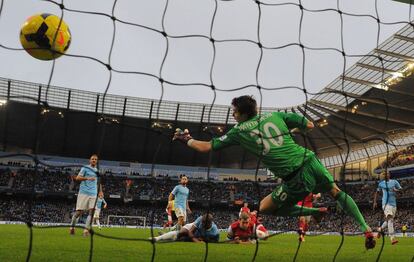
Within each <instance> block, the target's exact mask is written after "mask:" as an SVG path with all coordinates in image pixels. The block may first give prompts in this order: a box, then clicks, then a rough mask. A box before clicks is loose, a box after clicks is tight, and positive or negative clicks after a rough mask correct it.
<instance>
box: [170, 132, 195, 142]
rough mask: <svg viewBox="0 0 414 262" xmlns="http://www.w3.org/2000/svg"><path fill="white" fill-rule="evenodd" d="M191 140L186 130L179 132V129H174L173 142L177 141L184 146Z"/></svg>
mask: <svg viewBox="0 0 414 262" xmlns="http://www.w3.org/2000/svg"><path fill="white" fill-rule="evenodd" d="M192 139H193V138H192V137H191V135H190V132H189V131H188V129H184V131H183V130H181V129H180V128H177V129H175V133H174V137H173V140H178V141H180V142H182V143H184V144H187V145H188V143H189V141H190V140H192Z"/></svg>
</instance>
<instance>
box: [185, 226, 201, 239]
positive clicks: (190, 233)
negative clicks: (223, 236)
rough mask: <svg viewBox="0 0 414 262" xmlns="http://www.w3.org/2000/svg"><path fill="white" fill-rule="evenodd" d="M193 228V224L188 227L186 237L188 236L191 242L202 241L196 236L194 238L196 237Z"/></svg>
mask: <svg viewBox="0 0 414 262" xmlns="http://www.w3.org/2000/svg"><path fill="white" fill-rule="evenodd" d="M194 230H196V227H195V225H193V226H192V227H191V228H190V230H187V234H188V237H189V238H190V239H191V241H193V242H202V241H200V239H198V238H196V237H195V236H194Z"/></svg>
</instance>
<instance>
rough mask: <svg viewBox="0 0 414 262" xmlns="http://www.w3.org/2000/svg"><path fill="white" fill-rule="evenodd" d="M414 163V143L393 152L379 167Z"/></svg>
mask: <svg viewBox="0 0 414 262" xmlns="http://www.w3.org/2000/svg"><path fill="white" fill-rule="evenodd" d="M410 164H414V145H411V146H408V147H406V148H404V149H402V150H399V151H397V152H394V153H392V154H391V155H390V156H388V158H387V159H386V160H384V161H383V162H382V163H381V164H380V165H379V166H378V168H377V169H382V168H385V167H387V168H390V167H395V166H405V165H410Z"/></svg>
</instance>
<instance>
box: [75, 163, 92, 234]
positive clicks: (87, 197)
mask: <svg viewBox="0 0 414 262" xmlns="http://www.w3.org/2000/svg"><path fill="white" fill-rule="evenodd" d="M97 164H98V156H97V155H92V156H91V157H90V159H89V165H87V166H84V167H82V168H81V170H80V171H79V173H78V175H77V176H76V178H75V180H76V181H80V186H79V193H78V199H77V201H76V212H75V214H74V215H73V216H72V222H71V227H70V234H71V235H74V234H75V225H76V222H77V221H78V219H79V217H80V216H81V215H82V213H83V212H84V211H86V210H89V214H88V218H87V219H86V223H85V229H84V231H83V235H84V236H88V235H89V230H90V228H91V222H92V215H93V211H94V209H95V203H96V195H97V194H98V181H97V174H98V169H97Z"/></svg>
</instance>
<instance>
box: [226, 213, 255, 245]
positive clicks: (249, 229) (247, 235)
mask: <svg viewBox="0 0 414 262" xmlns="http://www.w3.org/2000/svg"><path fill="white" fill-rule="evenodd" d="M255 229H256V226H255V224H254V223H253V222H252V221H251V218H250V214H247V213H245V212H243V213H241V214H240V217H239V220H237V221H236V222H234V223H233V224H231V225H230V226H229V229H228V230H227V241H228V243H235V244H252V243H256V238H255V233H254V231H255Z"/></svg>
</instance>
